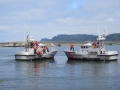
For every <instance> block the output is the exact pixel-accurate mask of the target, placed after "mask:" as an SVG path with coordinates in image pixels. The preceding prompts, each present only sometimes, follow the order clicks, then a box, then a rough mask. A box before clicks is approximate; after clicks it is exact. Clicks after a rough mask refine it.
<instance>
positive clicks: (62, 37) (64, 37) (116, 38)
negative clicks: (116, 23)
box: [41, 33, 120, 41]
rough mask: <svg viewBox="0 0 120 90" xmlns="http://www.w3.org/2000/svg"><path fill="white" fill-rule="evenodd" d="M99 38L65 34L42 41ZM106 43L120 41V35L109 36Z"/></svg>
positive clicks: (91, 39) (92, 39)
mask: <svg viewBox="0 0 120 90" xmlns="http://www.w3.org/2000/svg"><path fill="white" fill-rule="evenodd" d="M97 37H98V36H97V35H88V34H71V35H67V34H63V35H57V36H54V37H53V38H52V39H46V38H45V39H41V41H94V40H96V38H97ZM106 41H120V33H115V34H110V35H107V36H106Z"/></svg>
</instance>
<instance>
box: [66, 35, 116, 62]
mask: <svg viewBox="0 0 120 90" xmlns="http://www.w3.org/2000/svg"><path fill="white" fill-rule="evenodd" d="M105 39H106V37H105V33H104V34H103V35H101V36H99V37H98V38H97V42H96V43H95V42H94V43H93V44H91V43H87V44H83V45H81V49H80V50H79V51H74V50H64V52H65V54H66V56H67V57H68V59H81V60H96V61H97V60H108V61H109V60H117V59H118V52H117V51H107V50H105V48H104V42H103V41H104V40H105Z"/></svg>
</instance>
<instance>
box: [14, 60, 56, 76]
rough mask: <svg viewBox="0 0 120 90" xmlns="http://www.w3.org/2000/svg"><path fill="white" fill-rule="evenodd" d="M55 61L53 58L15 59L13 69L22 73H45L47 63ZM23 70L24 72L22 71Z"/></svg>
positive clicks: (47, 66)
mask: <svg viewBox="0 0 120 90" xmlns="http://www.w3.org/2000/svg"><path fill="white" fill-rule="evenodd" d="M52 63H55V60H54V59H46V60H40V61H17V63H16V66H15V69H16V72H18V71H20V72H21V73H22V74H23V75H28V76H29V75H37V76H39V75H42V74H47V69H48V68H49V66H50V65H49V64H52ZM23 71H24V72H23Z"/></svg>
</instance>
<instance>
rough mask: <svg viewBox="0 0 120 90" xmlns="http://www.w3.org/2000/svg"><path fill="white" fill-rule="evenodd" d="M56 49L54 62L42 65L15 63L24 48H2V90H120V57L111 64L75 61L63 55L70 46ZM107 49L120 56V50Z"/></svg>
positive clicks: (26, 62) (34, 62)
mask: <svg viewBox="0 0 120 90" xmlns="http://www.w3.org/2000/svg"><path fill="white" fill-rule="evenodd" d="M56 48H57V50H58V53H57V54H56V56H55V58H54V59H51V60H42V61H15V59H14V54H15V52H17V51H19V50H23V48H10V47H9V48H0V90H119V89H120V56H119V59H118V60H117V61H109V62H108V61H99V62H96V61H78V60H77V61H75V60H68V59H67V57H66V56H65V54H64V52H63V50H65V49H67V48H69V47H68V46H64V47H56ZM76 49H77V50H78V49H79V47H76ZM106 49H107V50H117V51H118V52H119V54H120V46H106Z"/></svg>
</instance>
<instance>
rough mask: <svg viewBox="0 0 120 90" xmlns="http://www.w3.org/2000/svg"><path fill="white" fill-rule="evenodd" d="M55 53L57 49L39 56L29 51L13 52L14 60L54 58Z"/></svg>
mask: <svg viewBox="0 0 120 90" xmlns="http://www.w3.org/2000/svg"><path fill="white" fill-rule="evenodd" d="M56 53H57V51H52V52H50V53H45V54H43V55H41V56H38V55H36V54H31V53H29V52H20V53H17V54H15V60H21V61H22V60H23V61H24V60H28V61H30V60H43V59H51V58H54V56H55V54H56Z"/></svg>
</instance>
